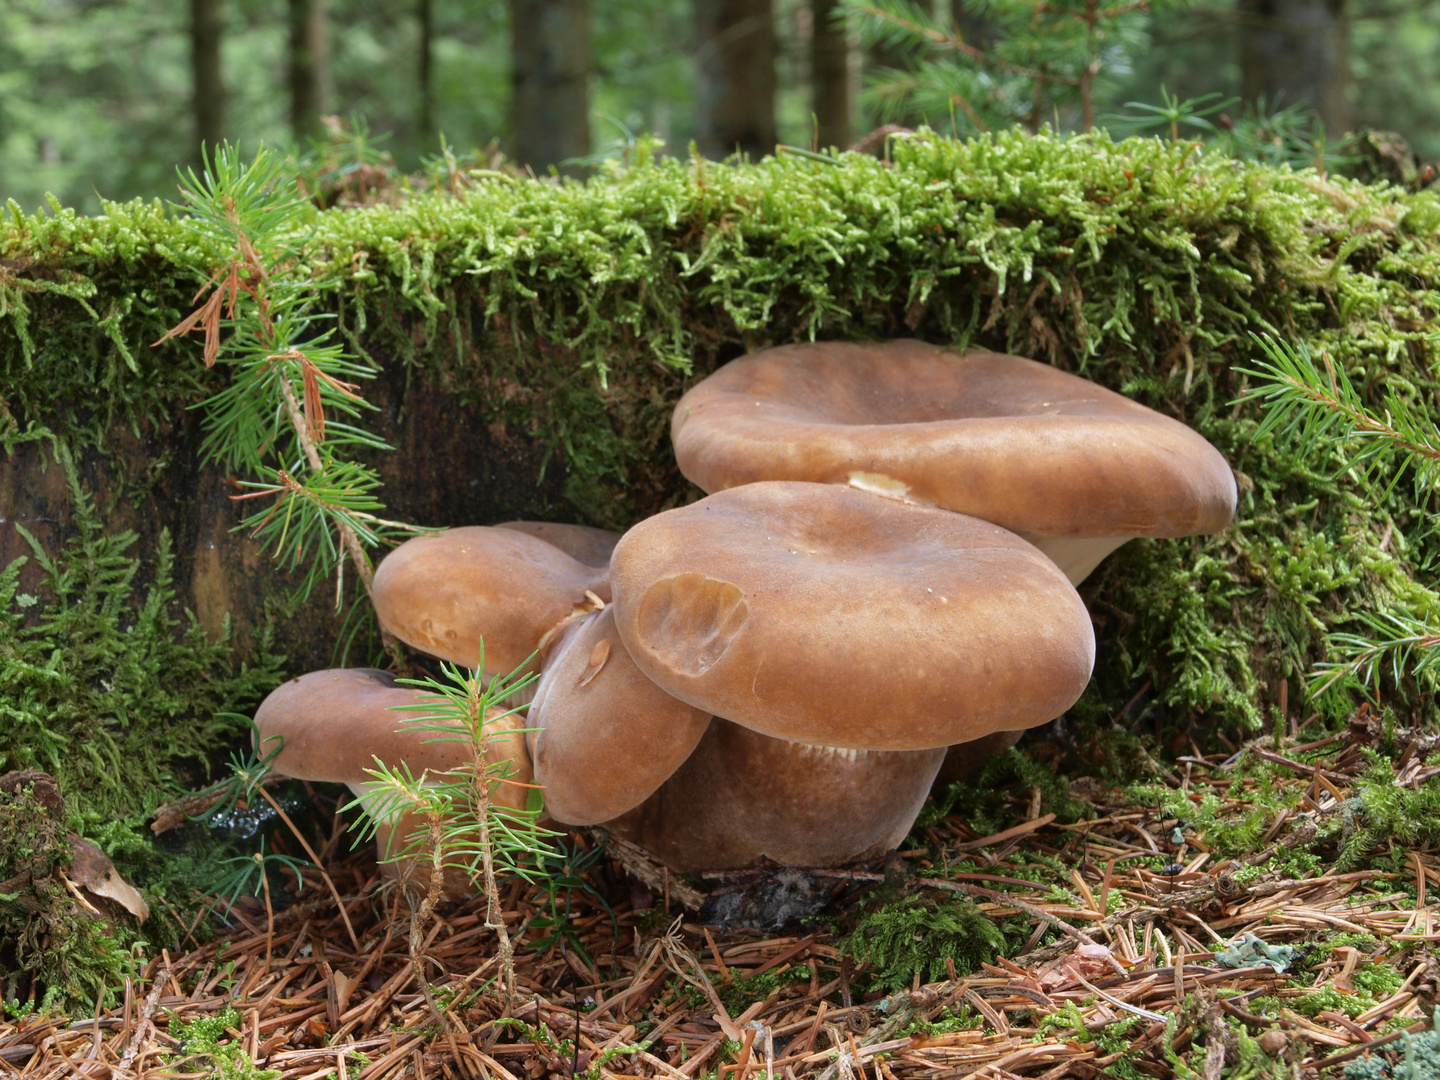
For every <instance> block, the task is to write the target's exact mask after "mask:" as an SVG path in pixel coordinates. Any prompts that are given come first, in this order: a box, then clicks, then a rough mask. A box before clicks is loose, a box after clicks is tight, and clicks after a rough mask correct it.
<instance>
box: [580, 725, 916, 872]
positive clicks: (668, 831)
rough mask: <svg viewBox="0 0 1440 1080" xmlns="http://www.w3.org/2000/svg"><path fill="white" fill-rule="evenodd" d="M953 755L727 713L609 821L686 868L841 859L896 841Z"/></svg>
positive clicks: (885, 848)
mask: <svg viewBox="0 0 1440 1080" xmlns="http://www.w3.org/2000/svg"><path fill="white" fill-rule="evenodd" d="M944 755H945V751H944V750H943V749H934V750H910V751H874V750H842V749H836V748H832V747H827V746H807V745H804V744H801V743H792V742H786V741H785V740H783V739H773V738H770V737H769V736H766V735H761V734H759V733H757V732H754V731H750V730H749V729H747V728H743V727H741V726H740V725H738V724H732V723H730V722H729V721H727V720H722V719H720V718H718V717H717V718H716V719H715V720H714V721H713V722H712V723H711V725H710V728H709V730H708V731H707V732H706V733H705V737H704V738H703V739H701V740H700V745H699V746H698V747H696V749H695V752H694V753H693V754H692V755H691V756H690V757H689V758H688V759H687V760H686V761H685V763H684V764H683V765H681V766H680V768H679V769H677V770H676V772H675V774H674V775H673V776H672V777H671V778H670V779H669V780H667V781H666V782H665V784H664V785H662V786H661V788H660V790H659V791H657V792H656V793H655V794H654V795H652V796H651V797H650V798H649V799H647V800H646V801H645V802H644V803H643V804H641V805H640V806H639V807H637V808H636V809H634V810H632V811H630V812H629V813H627V814H625V815H623V816H621V817H620V818H618V819H617V820H615V821H610V822H607V823H606V826H605V827H606V828H607V829H609V830H610V831H611V832H612V833H613V834H614V835H616V836H618V837H620V838H621V839H624V840H629V841H631V842H632V843H636V844H639V845H641V846H642V847H644V848H646V849H647V850H649V851H650V852H652V853H653V854H654V855H655V856H656V857H657V858H659V859H660V860H661V861H663V862H665V863H666V864H668V865H669V866H670V867H672V868H673V869H675V870H679V871H681V872H692V871H699V870H731V869H734V868H736V867H741V866H750V865H753V864H754V863H756V862H758V861H760V860H761V859H769V860H770V861H772V862H776V863H780V864H781V865H784V866H833V865H835V864H837V863H842V862H848V861H849V860H851V859H859V858H865V857H868V856H870V855H877V854H879V853H881V852H884V851H889V850H891V849H892V848H894V847H896V846H897V845H898V844H899V843H900V841H901V840H902V839H904V837H905V834H906V833H907V832H909V830H910V826H911V825H912V824H913V823H914V821H915V816H916V814H918V813H919V812H920V807H921V805H922V804H923V803H924V801H925V796H926V795H927V794H929V791H930V784H931V781H932V780H933V779H934V777H935V771H936V770H937V769H938V768H939V767H940V760H941V758H943V757H944Z"/></svg>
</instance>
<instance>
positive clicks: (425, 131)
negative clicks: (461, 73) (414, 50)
mask: <svg viewBox="0 0 1440 1080" xmlns="http://www.w3.org/2000/svg"><path fill="white" fill-rule="evenodd" d="M417 14H418V15H419V17H420V132H419V134H420V138H419V139H418V140H417V141H418V142H419V143H420V145H421V146H429V145H430V144H431V142H432V141H433V140H434V138H435V131H436V128H435V66H434V63H435V57H434V44H435V18H434V11H433V10H432V0H420V2H419V10H418V12H417Z"/></svg>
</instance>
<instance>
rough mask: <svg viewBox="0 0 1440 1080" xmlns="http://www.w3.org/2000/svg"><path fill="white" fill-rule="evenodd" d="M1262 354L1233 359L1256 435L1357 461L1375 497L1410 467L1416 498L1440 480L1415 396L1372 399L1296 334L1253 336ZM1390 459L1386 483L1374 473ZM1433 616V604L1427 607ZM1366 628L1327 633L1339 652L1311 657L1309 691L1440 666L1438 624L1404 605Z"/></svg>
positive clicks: (1438, 443) (1397, 392)
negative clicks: (1253, 408) (1253, 405)
mask: <svg viewBox="0 0 1440 1080" xmlns="http://www.w3.org/2000/svg"><path fill="white" fill-rule="evenodd" d="M1252 337H1254V339H1255V342H1256V344H1258V345H1259V347H1260V349H1261V351H1262V352H1263V354H1264V356H1265V360H1263V361H1261V362H1260V363H1259V364H1258V366H1257V367H1255V368H1238V369H1237V370H1238V371H1240V372H1241V373H1242V374H1245V375H1248V376H1250V377H1251V378H1253V379H1254V380H1255V385H1254V386H1253V387H1251V388H1250V389H1249V390H1247V391H1246V392H1245V393H1243V394H1241V395H1240V397H1239V398H1238V401H1239V402H1259V403H1260V404H1261V405H1262V406H1263V407H1264V409H1265V415H1264V419H1263V420H1262V421H1261V423H1260V427H1259V429H1258V431H1257V432H1256V437H1257V438H1260V437H1264V436H1266V435H1278V436H1279V437H1281V438H1285V439H1290V440H1293V441H1294V442H1295V443H1297V444H1298V445H1299V446H1300V447H1301V448H1302V449H1303V450H1304V451H1306V452H1309V453H1318V452H1321V451H1324V450H1328V451H1330V452H1332V453H1334V454H1336V455H1338V456H1339V458H1340V464H1341V467H1342V468H1344V469H1347V470H1348V469H1358V474H1359V478H1360V480H1361V481H1362V482H1363V483H1365V484H1366V485H1367V486H1368V488H1369V491H1370V495H1371V497H1372V498H1373V499H1375V500H1376V501H1379V500H1381V499H1383V498H1385V497H1386V496H1388V495H1389V493H1390V491H1391V490H1392V489H1393V488H1394V486H1395V484H1396V483H1398V482H1399V480H1400V478H1401V477H1402V476H1403V475H1404V474H1405V473H1406V472H1409V473H1410V475H1411V477H1412V483H1413V485H1414V490H1415V495H1416V500H1417V502H1419V501H1422V500H1423V499H1424V498H1425V497H1426V496H1427V495H1429V494H1431V493H1433V492H1434V490H1435V488H1436V486H1437V484H1440V429H1437V427H1436V423H1435V420H1434V418H1433V417H1432V416H1431V415H1430V412H1429V410H1428V409H1427V408H1426V407H1425V405H1424V403H1423V401H1421V400H1419V399H1418V397H1413V398H1412V397H1410V396H1408V395H1405V394H1403V393H1402V388H1398V387H1396V386H1393V385H1392V386H1387V387H1386V391H1385V398H1384V405H1383V409H1382V410H1381V411H1379V412H1377V411H1375V410H1373V409H1371V408H1370V406H1369V405H1368V404H1367V403H1366V401H1365V398H1364V397H1363V396H1362V395H1361V393H1360V391H1359V390H1358V389H1357V388H1356V386H1355V384H1354V383H1353V382H1352V381H1351V379H1350V376H1349V375H1348V374H1347V373H1346V372H1345V370H1344V369H1343V368H1341V367H1339V366H1338V365H1336V364H1335V362H1334V361H1333V360H1332V359H1331V358H1330V356H1329V355H1328V354H1327V353H1326V352H1325V351H1324V350H1321V352H1320V361H1321V364H1323V370H1322V368H1321V364H1317V363H1316V361H1315V357H1314V356H1313V355H1312V354H1311V352H1310V350H1309V348H1308V347H1307V346H1306V345H1305V344H1304V343H1303V342H1302V343H1300V344H1299V345H1292V344H1290V343H1289V342H1287V341H1281V340H1276V339H1274V338H1272V337H1270V336H1268V335H1265V336H1261V335H1258V334H1255V335H1252ZM1382 466H1384V467H1391V466H1393V467H1394V469H1393V473H1392V474H1391V476H1390V479H1389V481H1388V482H1385V483H1383V484H1382V483H1381V482H1379V481H1378V480H1377V476H1376V474H1377V472H1378V470H1379V469H1380V468H1381V467H1382ZM1431 614H1432V616H1433V613H1431ZM1358 618H1359V619H1360V621H1361V623H1362V624H1363V625H1364V626H1365V627H1366V629H1367V630H1368V633H1365V634H1356V633H1333V634H1329V635H1327V639H1326V640H1327V644H1328V645H1329V646H1330V648H1331V649H1332V650H1333V651H1334V653H1335V654H1337V655H1338V656H1339V657H1340V659H1339V660H1335V661H1327V662H1325V663H1322V664H1319V665H1317V667H1316V669H1315V670H1314V671H1313V672H1312V673H1311V676H1310V678H1309V680H1308V690H1309V693H1310V696H1311V697H1312V698H1314V697H1319V696H1320V695H1321V694H1323V693H1325V692H1326V691H1328V690H1330V689H1332V688H1334V687H1336V686H1340V685H1344V684H1347V683H1350V684H1354V685H1358V686H1361V687H1366V688H1369V689H1370V690H1371V691H1372V692H1373V693H1376V694H1378V692H1379V689H1380V679H1381V676H1382V674H1385V673H1387V672H1388V673H1389V674H1390V676H1391V678H1392V679H1394V681H1395V682H1397V683H1398V682H1400V680H1401V679H1402V678H1403V677H1404V676H1405V675H1406V674H1407V673H1408V674H1410V675H1411V676H1413V677H1415V678H1423V679H1428V680H1429V682H1430V684H1431V685H1432V686H1433V685H1434V684H1435V681H1436V676H1437V675H1440V629H1437V627H1436V626H1435V625H1434V624H1433V622H1432V621H1427V620H1426V619H1422V618H1417V617H1415V616H1414V615H1412V614H1409V613H1400V612H1385V613H1379V614H1375V613H1361V614H1360V615H1359V616H1358Z"/></svg>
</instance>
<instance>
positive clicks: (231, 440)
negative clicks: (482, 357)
mask: <svg viewBox="0 0 1440 1080" xmlns="http://www.w3.org/2000/svg"><path fill="white" fill-rule="evenodd" d="M180 194H181V199H182V202H181V203H180V204H178V205H177V207H176V209H177V210H178V211H179V212H181V213H184V214H186V215H187V216H188V217H189V219H190V221H191V223H192V224H193V225H194V227H195V229H196V232H197V233H198V234H199V235H200V236H201V237H202V238H203V239H204V240H205V241H206V242H207V243H208V244H209V245H210V249H211V253H212V254H211V258H212V266H211V273H210V276H209V279H208V280H207V281H206V283H205V284H204V285H202V286H201V288H200V289H199V290H198V291H197V292H196V294H195V302H196V303H197V304H198V306H197V307H196V308H195V310H194V311H192V312H191V313H190V314H189V315H187V316H186V317H185V318H183V319H182V320H180V322H179V323H177V324H176V325H175V326H174V327H173V328H172V329H171V330H170V331H168V332H167V333H166V334H165V335H164V336H163V337H161V338H160V340H159V341H157V342H155V344H156V345H159V344H161V343H162V342H165V341H168V340H170V339H171V338H179V337H183V336H186V335H188V334H190V333H194V332H201V333H203V335H204V339H205V345H204V360H205V365H206V367H212V366H214V365H215V364H217V363H222V364H224V365H226V366H227V367H229V368H230V369H231V372H232V378H231V381H230V384H229V385H228V386H227V387H225V388H224V389H223V390H221V391H220V392H218V393H216V394H215V395H213V396H212V397H211V398H209V399H208V400H206V401H205V402H203V403H202V408H204V409H205V412H206V429H207V431H206V437H205V441H204V443H203V444H202V453H203V454H204V456H205V459H206V460H207V461H213V460H218V461H221V462H224V463H225V464H226V465H227V466H229V467H231V468H235V469H240V470H244V471H247V472H249V473H251V474H252V475H255V474H258V475H259V476H261V477H263V478H264V479H263V480H262V481H260V482H256V481H241V486H242V487H252V488H257V489H258V490H256V491H251V492H249V493H247V494H242V495H235V496H231V498H232V499H235V500H237V501H239V500H245V499H251V498H256V497H259V496H261V495H271V496H274V498H275V502H274V503H273V504H272V505H271V506H270V507H269V509H268V510H266V511H262V512H261V513H259V514H256V515H251V516H250V517H248V518H246V519H245V520H244V521H242V522H241V524H240V526H239V527H240V528H243V529H249V530H251V533H252V536H253V537H254V538H255V539H256V540H258V541H259V542H260V544H261V547H262V549H265V548H271V549H273V557H274V558H275V559H276V561H277V562H280V563H281V564H288V565H289V566H290V567H291V568H294V569H298V570H301V571H302V581H301V585H300V587H299V592H300V595H301V596H302V597H303V596H306V595H308V594H309V592H310V590H311V589H312V588H313V587H314V586H315V584H316V583H317V582H318V581H319V580H320V579H321V578H324V577H326V576H328V575H330V574H331V573H334V575H335V577H336V597H337V606H338V604H339V602H340V600H341V598H343V582H344V563H345V562H346V561H349V563H350V564H351V566H352V567H353V568H354V571H355V574H356V576H357V577H358V578H359V579H360V581H361V583H362V584H363V586H364V588H365V591H366V594H367V595H369V593H370V591H371V587H372V582H373V579H374V565H373V563H372V561H371V557H370V554H369V552H368V550H367V549H369V548H374V547H376V546H379V545H381V544H384V543H388V542H392V541H393V540H394V539H398V537H399V536H400V535H403V534H406V533H414V532H419V531H421V530H419V529H416V528H413V527H411V526H407V525H403V524H401V523H398V522H394V521H390V520H388V519H385V518H382V517H379V516H378V515H377V514H376V513H374V511H379V510H383V509H384V508H383V506H382V504H381V503H380V502H379V500H378V499H376V498H375V495H374V492H375V491H376V490H377V489H378V488H379V487H380V480H379V477H378V476H377V475H376V473H375V471H374V469H372V468H370V467H369V466H366V465H363V464H361V463H359V462H356V461H353V460H348V459H346V458H344V457H343V456H341V455H342V454H344V453H345V452H346V451H349V450H352V449H354V448H358V447H365V448H369V449H376V450H389V449H390V447H389V446H387V445H386V444H385V443H384V442H383V441H382V440H380V439H378V438H376V437H375V436H373V435H371V434H369V433H368V432H366V431H364V430H363V428H361V427H359V426H358V425H357V424H355V423H353V422H352V421H355V420H357V419H358V418H359V416H360V414H361V411H362V410H367V409H372V408H373V406H371V405H370V404H369V403H367V402H366V401H365V399H364V397H363V396H362V395H361V394H360V393H359V386H360V380H363V379H368V378H370V377H372V375H373V371H372V370H371V369H370V368H368V367H365V366H363V365H362V364H361V363H360V362H359V361H358V360H357V359H356V358H354V357H353V356H351V355H349V354H347V353H346V351H345V349H344V347H343V346H342V345H341V344H340V343H339V342H338V340H337V339H336V336H335V331H334V326H333V322H332V320H330V319H329V318H328V316H326V315H324V314H323V313H320V312H317V311H316V310H315V301H316V296H317V293H316V289H315V286H314V284H313V283H312V282H311V281H310V279H309V277H308V276H307V275H306V274H305V273H304V271H303V267H304V265H305V245H306V242H307V240H308V235H309V229H310V227H311V225H312V222H313V215H314V208H313V207H312V206H311V204H310V203H309V201H308V200H307V199H306V198H304V196H303V195H302V194H301V193H300V192H299V188H298V183H297V178H296V175H295V173H294V170H293V168H292V167H291V166H290V165H289V164H288V163H287V162H285V161H283V160H281V159H279V158H277V157H276V156H274V155H273V154H271V153H270V152H269V151H268V150H265V149H261V150H260V152H259V153H258V154H256V156H255V158H254V160H253V161H252V162H250V163H249V164H243V163H242V162H241V161H240V159H239V156H238V154H237V152H236V151H235V150H234V149H233V148H231V147H229V146H225V147H222V148H220V149H218V150H217V151H216V152H215V154H214V156H213V158H212V159H211V160H210V161H208V162H206V165H205V168H204V170H203V172H202V173H201V174H200V175H197V174H196V173H195V172H194V171H193V170H190V171H188V172H184V173H182V174H181V183H180ZM207 293H208V296H207ZM202 297H205V299H204V300H203V302H202V301H201V298H202ZM297 458H298V460H297ZM381 638H382V640H383V641H384V644H385V648H386V650H387V651H388V652H389V653H390V655H391V657H392V660H393V662H394V663H395V665H396V666H397V667H403V666H404V655H403V653H402V652H401V649H400V645H399V642H398V641H397V640H396V639H395V638H394V637H393V636H392V635H391V634H390V633H389V632H388V631H386V630H384V629H383V628H382V630H381Z"/></svg>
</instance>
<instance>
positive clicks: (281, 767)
mask: <svg viewBox="0 0 1440 1080" xmlns="http://www.w3.org/2000/svg"><path fill="white" fill-rule="evenodd" d="M432 704H433V705H436V706H437V713H438V712H439V709H438V706H439V704H440V699H439V697H438V696H437V695H435V694H430V693H427V692H425V691H424V690H421V689H418V688H415V687H408V686H401V685H399V683H398V682H397V681H396V679H395V677H394V676H393V675H391V674H390V673H388V672H385V671H380V670H377V669H375V668H336V669H332V670H328V671H314V672H311V673H310V674H308V675H302V676H300V677H299V678H297V679H291V680H290V681H289V682H287V683H284V684H283V685H281V686H279V687H277V688H276V689H275V690H273V691H271V693H270V694H269V696H268V697H266V698H265V700H264V701H262V702H261V703H260V708H259V709H258V710H257V711H256V713H255V727H256V731H257V732H258V735H257V740H258V744H259V745H258V746H257V748H256V749H257V751H258V752H259V754H260V756H261V757H266V756H268V755H269V754H270V753H271V752H273V751H275V750H276V749H277V748H278V750H279V752H278V753H276V754H275V757H274V759H273V760H272V761H271V763H270V767H271V769H272V770H273V771H274V772H275V773H276V774H277V775H280V776H291V777H294V778H296V779H298V780H324V781H328V782H331V783H339V784H345V785H346V786H347V787H349V788H350V790H351V791H352V792H353V793H354V794H355V796H356V797H357V798H359V799H360V801H361V802H362V803H363V804H364V805H365V806H366V808H367V810H370V811H371V812H372V813H374V814H375V815H376V817H377V824H378V826H379V827H378V828H377V830H376V841H377V846H378V849H379V854H380V857H381V859H382V860H383V859H387V858H389V857H391V856H393V855H395V854H398V852H397V851H394V850H392V848H393V847H395V843H394V842H393V841H392V836H393V837H398V838H401V839H403V838H405V837H408V836H409V835H410V834H411V832H412V831H413V829H414V828H415V827H416V826H417V825H418V821H417V819H416V818H415V817H414V816H413V815H407V814H398V813H387V812H386V811H387V809H389V808H388V807H387V805H386V803H385V802H384V801H383V800H382V799H381V798H380V797H379V796H378V795H377V790H378V789H377V785H376V783H375V782H374V778H373V777H372V776H371V775H370V774H369V772H368V771H367V770H371V769H374V768H375V762H376V759H377V758H378V759H379V760H380V761H382V762H384V764H386V765H387V766H389V767H391V768H397V767H399V766H401V765H402V764H403V765H404V766H405V767H407V768H408V769H409V770H410V772H411V773H412V774H413V775H414V776H416V777H420V776H421V775H422V774H426V773H428V774H429V776H430V777H431V778H433V782H445V781H452V780H454V779H455V778H456V777H462V778H463V777H474V776H475V775H476V770H477V769H479V768H483V767H488V766H496V765H500V764H501V763H502V762H508V763H509V764H508V766H506V767H502V769H501V770H500V771H501V772H502V773H503V774H504V776H503V778H500V777H499V776H498V775H492V777H491V779H489V780H487V781H485V782H486V783H487V785H488V793H489V796H490V799H491V802H492V803H493V804H494V805H495V806H497V807H500V808H502V809H504V810H508V811H510V812H512V813H519V812H521V811H524V810H525V808H526V805H527V799H528V796H529V793H530V791H531V789H532V788H533V784H532V772H531V768H530V755H529V751H528V749H527V748H526V745H525V735H524V727H525V724H524V720H523V719H522V718H521V717H519V716H518V715H513V714H512V715H509V716H504V715H499V714H500V712H501V710H498V709H497V710H494V714H492V717H491V718H489V719H488V720H487V723H488V724H489V725H490V729H489V731H487V741H486V744H485V752H484V760H483V764H482V763H480V762H478V761H477V758H476V756H475V753H474V748H473V744H472V743H471V742H470V741H468V740H464V739H448V738H445V737H443V736H442V735H440V734H437V732H435V731H433V730H425V729H426V728H427V726H431V725H430V724H428V723H427V722H426V721H425V719H424V718H425V717H426V716H427V714H428V710H426V709H423V708H416V706H425V705H432ZM400 870H401V876H402V877H405V878H408V877H409V876H410V875H411V874H412V873H414V872H415V871H414V867H413V866H409V865H405V866H401V868H400ZM470 891H471V890H470V889H469V888H468V882H466V881H465V880H464V879H463V876H461V875H455V874H448V873H447V875H446V892H447V894H449V895H451V896H455V897H458V896H463V895H468V893H469V892H470Z"/></svg>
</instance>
